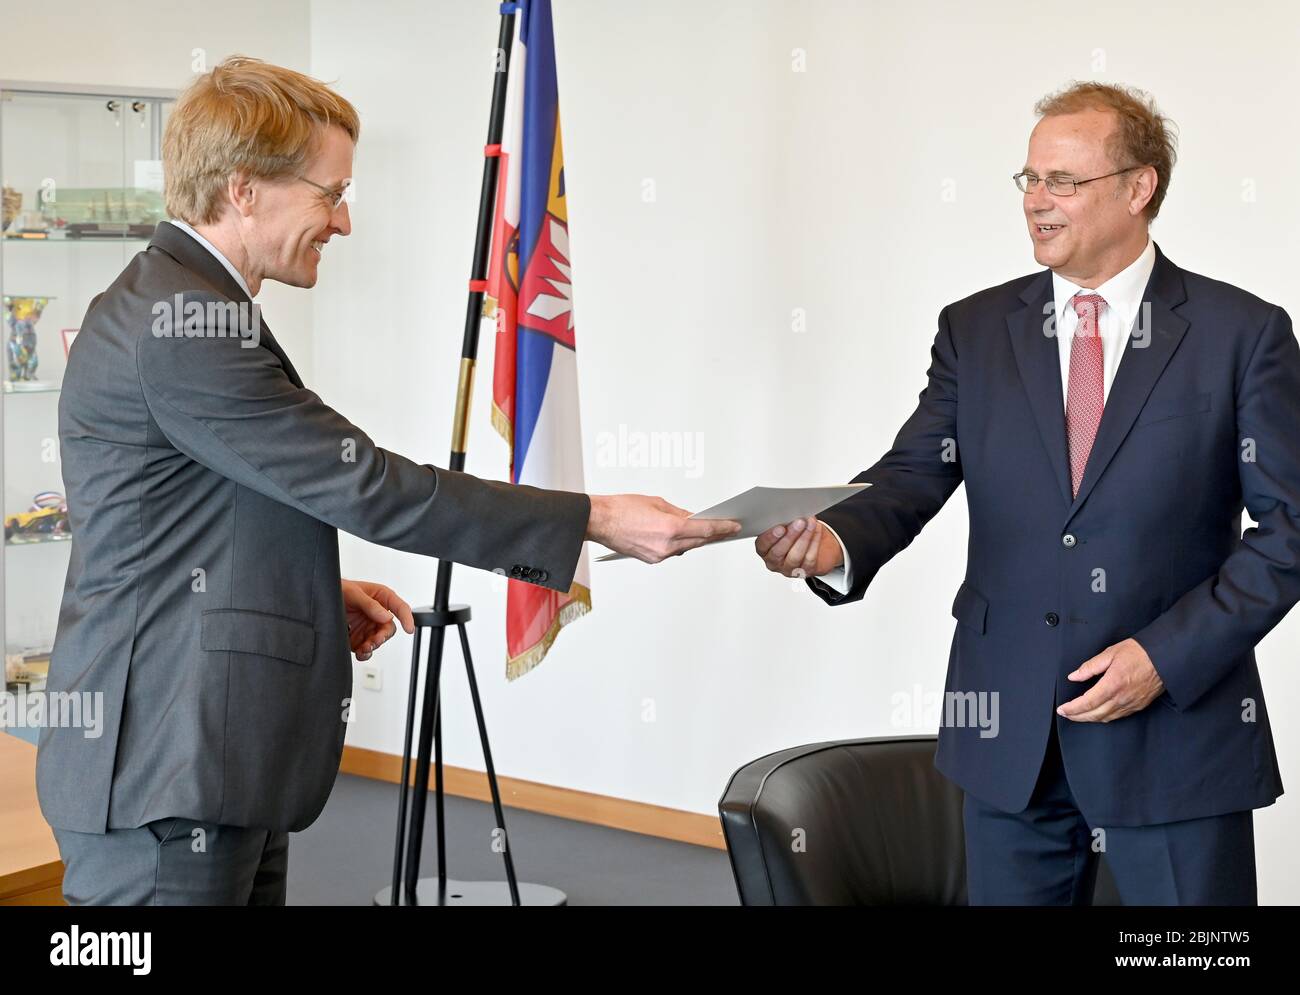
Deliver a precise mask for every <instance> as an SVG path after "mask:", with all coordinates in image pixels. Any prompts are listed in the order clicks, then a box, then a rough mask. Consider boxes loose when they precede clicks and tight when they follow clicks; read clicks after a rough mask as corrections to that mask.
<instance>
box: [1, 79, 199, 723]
mask: <svg viewBox="0 0 1300 995" xmlns="http://www.w3.org/2000/svg"><path fill="white" fill-rule="evenodd" d="M175 97H176V94H175V93H174V92H171V91H162V90H135V91H132V90H124V89H99V88H95V87H83V86H75V87H74V86H60V85H55V84H50V83H18V82H7V81H0V187H2V188H3V215H2V216H0V294H2V295H3V308H4V310H3V314H4V326H3V329H0V334H2V335H3V340H4V347H5V354H4V364H3V373H4V389H3V395H2V396H0V446H3V449H2V450H0V501H3V514H4V524H5V539H4V544H3V546H0V602H2V603H3V606H4V610H3V612H0V645H3V647H4V654H5V687H6V690H8V691H10V692H14V693H17V694H22V693H24V692H25V691H27V690H39V689H41V688H42V687H43V686H44V677H45V673H46V670H47V668H48V661H49V652H50V649H51V648H52V646H53V644H54V632H55V627H56V624H57V622H58V612H59V601H60V598H61V597H62V594H63V582H64V577H65V575H66V573H67V569H68V556H69V551H70V546H71V543H70V542H69V540H70V539H71V536H70V534H69V528H68V518H67V506H66V504H65V502H64V496H63V493H62V492H63V477H62V473H61V471H60V463H59V427H58V405H59V388H60V384H61V383H62V380H63V370H64V367H65V364H66V362H67V354H68V349H69V348H70V347H71V346H72V343H73V341H74V340H75V338H76V334H77V328H78V326H79V325H80V323H81V320H82V318H83V317H84V315H85V313H86V309H87V307H88V306H89V304H90V302H91V300H92V299H93V298H94V297H95V295H97V294H99V293H100V292H101V291H103V290H104V289H105V288H107V287H108V285H109V284H110V283H112V282H113V280H114V279H115V278H116V277H117V275H118V273H120V272H121V270H122V268H123V267H124V266H125V265H126V263H127V261H128V260H129V259H130V258H131V256H132V255H134V254H135V253H136V252H139V251H141V250H142V249H143V248H144V247H145V245H146V244H147V242H148V240H149V237H150V236H151V235H152V233H153V229H154V226H155V225H156V224H157V223H158V222H159V221H161V220H163V219H164V218H165V217H166V213H165V209H164V207H163V198H162V163H161V158H162V154H161V147H162V131H163V125H164V124H165V123H166V119H167V114H168V113H169V111H170V108H171V105H172V103H173V102H174V100H175ZM8 731H9V732H13V733H16V734H17V735H20V736H24V738H28V739H31V740H33V741H34V740H35V738H36V736H35V733H36V730H30V729H27V730H25V729H23V728H11V729H9V730H8Z"/></svg>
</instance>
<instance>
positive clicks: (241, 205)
mask: <svg viewBox="0 0 1300 995" xmlns="http://www.w3.org/2000/svg"><path fill="white" fill-rule="evenodd" d="M226 197H227V199H228V200H229V201H230V203H231V205H232V206H233V207H234V208H235V210H236V211H237V212H239V216H240V217H241V218H246V217H248V216H249V215H250V214H252V213H253V205H254V203H255V202H256V197H257V184H256V181H255V180H254V179H253V177H252V176H250V175H249V174H247V173H244V172H235V173H231V174H230V178H229V179H228V180H227V181H226Z"/></svg>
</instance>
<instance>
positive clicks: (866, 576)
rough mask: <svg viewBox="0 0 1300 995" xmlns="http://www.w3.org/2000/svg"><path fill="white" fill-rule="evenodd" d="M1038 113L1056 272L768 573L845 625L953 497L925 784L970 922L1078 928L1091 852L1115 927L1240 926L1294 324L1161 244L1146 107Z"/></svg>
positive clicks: (1042, 239)
mask: <svg viewBox="0 0 1300 995" xmlns="http://www.w3.org/2000/svg"><path fill="white" fill-rule="evenodd" d="M1036 110H1037V112H1038V114H1039V115H1041V119H1040V120H1039V121H1038V123H1037V125H1036V126H1035V127H1034V129H1033V132H1032V134H1031V135H1030V137H1029V154H1028V157H1027V158H1026V160H1025V165H1024V168H1023V169H1022V170H1021V171H1020V172H1018V173H1016V174H1015V177H1014V179H1015V182H1016V184H1017V186H1018V187H1019V189H1020V190H1021V192H1022V193H1023V195H1024V200H1023V204H1022V206H1023V210H1024V217H1025V224H1026V228H1027V230H1028V234H1029V237H1030V240H1031V242H1032V243H1033V247H1034V258H1035V259H1036V260H1037V262H1038V263H1039V264H1040V265H1041V266H1044V267H1046V268H1045V269H1043V270H1040V271H1039V272H1037V273H1035V274H1033V275H1030V276H1025V277H1020V278H1019V279H1015V280H1012V281H1010V282H1008V283H1004V284H1002V285H1001V286H998V287H993V288H991V289H988V290H984V291H981V292H980V293H977V294H974V295H972V296H971V297H968V298H966V299H965V300H961V301H958V302H956V303H954V304H950V305H948V306H947V307H945V308H944V309H943V311H942V312H940V314H939V329H938V334H937V335H936V336H935V339H934V346H933V349H932V351H931V365H930V370H929V383H928V384H927V386H926V388H925V390H923V391H922V392H921V396H920V402H919V404H918V405H917V408H916V410H915V411H914V412H913V414H912V416H911V417H910V418H909V419H908V420H907V422H906V423H905V424H904V425H903V427H902V429H901V430H900V431H899V433H898V435H897V437H896V439H895V440H894V445H893V448H891V449H890V451H889V452H888V453H886V454H885V456H884V457H883V458H882V459H881V460H880V461H879V462H878V463H876V464H875V465H874V466H873V467H871V469H869V470H866V471H864V472H863V473H861V474H859V475H858V476H857V477H856V478H855V480H856V481H859V482H869V483H871V484H872V485H873V486H871V487H869V488H867V489H865V490H864V491H862V492H860V493H859V494H857V495H855V496H854V497H852V498H850V499H848V500H847V501H844V502H843V503H841V504H839V505H836V506H835V507H834V508H833V509H830V510H829V511H827V512H826V513H825V514H824V515H823V520H822V521H818V520H816V519H809V520H807V521H802V520H800V521H796V522H792V523H789V524H788V525H786V526H782V527H778V528H776V529H773V530H770V531H768V532H766V533H764V534H763V535H761V536H759V537H758V539H757V540H756V549H757V552H758V554H759V556H760V557H762V558H763V560H764V562H765V563H766V564H767V567H768V569H770V570H773V571H776V572H779V573H782V574H785V575H787V576H796V575H800V573H801V572H802V575H803V576H806V577H809V578H812V579H810V580H809V581H808V583H809V586H810V587H811V588H812V590H813V591H814V592H815V593H816V594H817V595H818V596H819V597H821V598H822V599H823V600H824V601H826V602H827V603H828V604H832V605H841V604H849V603H850V602H853V601H857V600H859V599H860V598H862V597H863V595H864V594H865V593H866V589H867V586H868V584H870V583H871V581H872V579H873V578H874V577H875V575H876V573H877V571H879V570H880V568H881V567H882V566H884V564H885V563H886V562H887V561H888V560H889V559H890V558H891V557H893V556H894V555H895V554H896V553H898V552H899V551H901V550H902V549H904V548H905V547H906V546H907V545H908V544H909V543H910V542H911V541H912V540H913V539H914V538H915V537H916V535H917V534H918V533H919V532H920V531H921V529H922V528H923V527H924V525H925V524H926V522H928V521H929V520H930V519H931V518H933V517H934V515H935V514H936V513H937V512H938V511H939V509H940V508H941V507H942V506H943V504H944V502H945V501H946V500H947V499H948V497H949V496H950V495H951V494H952V493H953V491H955V490H956V489H957V486H958V485H959V484H961V483H963V482H964V483H965V484H966V499H967V506H968V508H969V514H970V542H969V548H968V559H967V568H966V577H965V580H964V581H963V583H962V585H961V587H960V589H959V590H958V591H957V595H956V598H955V599H954V601H953V605H952V614H953V616H954V617H955V618H956V620H957V623H958V624H957V626H956V630H955V634H954V637H953V643H952V650H951V655H950V657H949V664H948V675H947V682H946V684H945V706H946V707H945V709H944V719H943V720H942V722H941V725H940V729H939V743H938V751H937V753H936V755H935V765H936V766H937V767H938V769H939V770H940V771H941V772H943V773H944V774H945V775H946V776H947V777H949V778H950V779H951V780H952V781H954V782H955V783H956V784H957V785H959V786H960V787H961V788H962V789H963V791H964V792H965V808H964V823H965V834H966V859H967V886H968V894H969V899H970V902H971V903H972V904H1035V905H1037V904H1054V905H1069V904H1076V905H1078V904H1088V903H1090V901H1091V899H1092V891H1093V883H1094V880H1095V875H1096V873H1097V862H1098V855H1099V854H1102V853H1104V854H1105V856H1106V860H1107V863H1108V864H1109V867H1110V869H1111V871H1112V873H1113V875H1114V878H1115V883H1116V885H1117V886H1118V888H1119V892H1120V895H1121V897H1122V898H1123V900H1124V902H1125V904H1154V905H1165V904H1254V903H1255V901H1256V900H1257V895H1256V883H1255V850H1254V835H1253V827H1252V815H1251V812H1252V810H1253V809H1255V808H1259V807H1261V806H1264V805H1269V804H1271V803H1272V802H1273V801H1274V799H1276V798H1277V796H1278V795H1280V794H1281V793H1282V782H1281V777H1280V775H1279V772H1278V766H1277V756H1276V753H1275V751H1274V748H1273V737H1272V733H1271V731H1270V728H1269V722H1268V713H1267V710H1266V709H1265V707H1264V694H1263V690H1262V688H1261V686H1260V679H1259V671H1258V669H1257V668H1256V665H1255V655H1254V647H1255V645H1256V643H1258V642H1259V640H1260V639H1262V638H1263V637H1264V635H1265V634H1266V633H1267V632H1268V631H1269V630H1270V629H1272V628H1273V626H1275V625H1276V624H1277V623H1278V622H1279V621H1280V620H1281V619H1282V617H1283V616H1284V615H1285V614H1286V613H1287V612H1288V611H1289V610H1290V609H1291V607H1292V606H1293V605H1294V604H1295V603H1296V601H1297V600H1300V450H1297V447H1296V442H1295V431H1296V426H1297V425H1300V348H1297V345H1296V340H1295V337H1294V335H1293V334H1292V331H1291V319H1290V318H1289V317H1288V316H1287V314H1286V312H1285V311H1283V310H1282V309H1281V308H1280V307H1277V306H1275V305H1272V304H1269V303H1267V302H1266V301H1263V300H1260V299H1259V298H1258V297H1255V296H1254V295H1252V294H1249V293H1247V292H1246V291H1244V290H1240V289H1238V288H1236V287H1232V286H1229V285H1228V284H1226V283H1221V282H1218V281H1216V280H1211V279H1208V278H1207V277H1204V276H1200V275H1199V274H1196V273H1191V272H1188V271H1187V270H1184V269H1182V268H1180V267H1179V266H1176V265H1175V264H1174V263H1173V262H1171V261H1170V260H1169V259H1168V257H1166V256H1165V254H1164V253H1163V252H1162V251H1161V249H1160V247H1159V246H1158V245H1156V244H1155V243H1154V242H1152V241H1151V237H1150V233H1149V227H1150V223H1151V222H1152V221H1153V220H1154V219H1155V217H1156V214H1157V213H1158V212H1159V210H1160V206H1161V204H1162V203H1163V202H1164V197H1165V193H1166V191H1167V190H1168V187H1169V179H1170V174H1171V171H1172V168H1173V163H1174V145H1175V143H1174V137H1173V134H1172V131H1171V130H1170V126H1169V122H1168V121H1167V120H1166V119H1165V118H1164V117H1163V116H1162V115H1161V114H1160V113H1159V112H1158V111H1157V110H1156V107H1155V105H1154V103H1153V102H1152V101H1151V99H1150V98H1149V97H1147V96H1146V95H1145V94H1142V93H1141V92H1140V91H1135V90H1131V89H1128V88H1124V87H1119V86H1113V85H1109V84H1103V83H1077V84H1075V85H1073V86H1071V87H1069V88H1067V89H1066V90H1064V91H1063V92H1061V93H1059V94H1056V95H1053V96H1051V97H1048V98H1046V99H1044V100H1043V101H1041V102H1040V103H1039V104H1038V106H1037V107H1036ZM1243 507H1244V508H1245V509H1246V510H1248V511H1249V512H1250V515H1251V517H1252V518H1253V519H1254V520H1255V521H1256V522H1258V523H1259V524H1258V525H1257V526H1255V527H1252V528H1250V529H1248V530H1246V532H1245V534H1244V535H1243V534H1242V529H1241V512H1242V510H1243ZM971 702H974V703H975V704H976V706H977V708H976V711H977V712H978V713H979V715H980V716H982V715H985V714H988V715H990V716H992V717H993V718H995V723H994V724H993V725H992V726H991V727H990V726H989V725H988V724H986V723H983V722H980V721H970V719H971V718H972V717H973V716H972V715H971V710H970V708H969V704H970V703H971ZM951 705H958V706H967V707H964V708H963V707H957V708H952V707H947V706H951Z"/></svg>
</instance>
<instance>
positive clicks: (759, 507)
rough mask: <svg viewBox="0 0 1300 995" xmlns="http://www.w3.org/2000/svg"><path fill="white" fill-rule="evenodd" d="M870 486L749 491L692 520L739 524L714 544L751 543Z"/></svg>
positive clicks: (614, 556)
mask: <svg viewBox="0 0 1300 995" xmlns="http://www.w3.org/2000/svg"><path fill="white" fill-rule="evenodd" d="M870 486H871V485H870V484H835V485H833V486H831V487H751V488H750V489H749V490H747V491H745V492H743V493H741V494H737V495H736V496H735V497H731V498H727V500H725V501H723V502H722V503H721V504H715V505H714V506H713V507H712V508H705V509H704V510H703V511H697V512H696V513H695V514H694V515H692V516H691V518H726V519H730V520H731V521H733V522H739V523H740V531H739V532H738V533H736V534H735V535H734V536H727V538H725V539H718V540H716V541H717V542H731V541H732V540H733V539H752V538H754V536H756V535H759V534H760V533H762V532H766V531H767V530H768V529H770V528H771V527H772V526H774V525H784V524H785V523H786V522H791V521H794V520H795V519H796V518H807V517H808V516H809V515H820V514H821V513H822V512H823V511H825V510H826V509H827V508H829V507H831V506H832V505H837V504H839V503H840V502H841V501H843V500H844V499H845V498H850V497H852V496H853V495H854V494H857V493H858V492H859V491H862V490H865V489H866V488H868V487H870ZM709 545H710V546H712V545H714V543H709ZM626 559H628V557H627V556H626V554H624V553H606V554H605V555H604V556H599V557H597V558H596V562H598V563H603V562H604V561H605V560H626Z"/></svg>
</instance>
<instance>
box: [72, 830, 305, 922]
mask: <svg viewBox="0 0 1300 995" xmlns="http://www.w3.org/2000/svg"><path fill="white" fill-rule="evenodd" d="M54 838H55V840H56V841H57V842H58V844H59V854H60V856H62V858H63V865H64V868H65V869H64V873H63V897H64V899H65V900H66V901H67V903H68V904H69V905H283V904H284V897H285V882H286V880H287V875H288V870H289V834H288V833H286V832H271V831H269V830H266V829H248V828H245V827H243V826H222V825H217V824H216V823H212V822H197V821H195V820H194V819H155V820H154V821H153V822H148V823H146V824H145V825H143V826H140V827H138V828H135V829H110V830H109V831H108V832H106V833H79V832H74V831H71V830H67V829H58V828H55V829H54Z"/></svg>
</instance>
